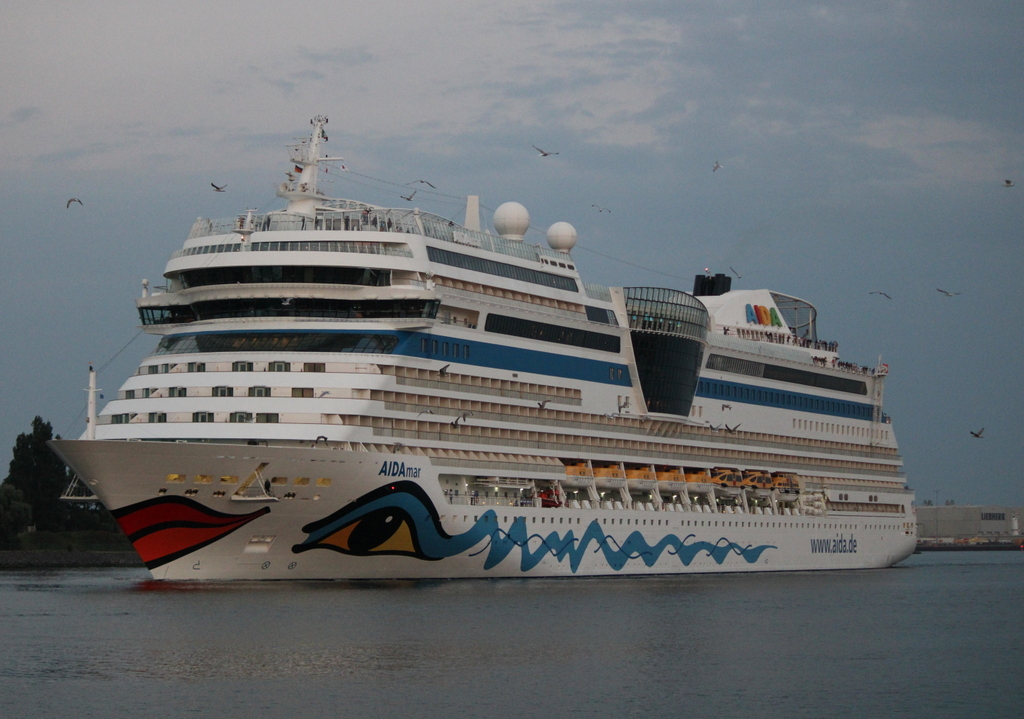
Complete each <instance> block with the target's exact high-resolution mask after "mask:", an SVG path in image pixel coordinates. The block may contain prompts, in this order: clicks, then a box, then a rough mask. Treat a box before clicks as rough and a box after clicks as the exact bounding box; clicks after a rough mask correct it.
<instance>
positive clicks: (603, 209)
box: [555, 153, 611, 212]
mask: <svg viewBox="0 0 1024 719" xmlns="http://www.w3.org/2000/svg"><path fill="white" fill-rule="evenodd" d="M555 154H558V153H555ZM591 207H596V208H597V211H598V212H611V210H609V209H608V208H607V207H601V206H600V205H591Z"/></svg>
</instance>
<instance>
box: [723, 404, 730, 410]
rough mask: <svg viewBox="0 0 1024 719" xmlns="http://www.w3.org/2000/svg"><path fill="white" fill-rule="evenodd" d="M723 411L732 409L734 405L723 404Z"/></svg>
mask: <svg viewBox="0 0 1024 719" xmlns="http://www.w3.org/2000/svg"><path fill="white" fill-rule="evenodd" d="M722 409H723V410H726V409H732V405H731V404H723V405H722Z"/></svg>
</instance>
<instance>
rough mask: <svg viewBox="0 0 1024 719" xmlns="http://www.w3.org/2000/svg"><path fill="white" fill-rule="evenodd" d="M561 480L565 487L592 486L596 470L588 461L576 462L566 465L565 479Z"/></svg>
mask: <svg viewBox="0 0 1024 719" xmlns="http://www.w3.org/2000/svg"><path fill="white" fill-rule="evenodd" d="M561 481H562V486H563V487H572V488H579V487H592V486H594V472H593V470H592V469H590V466H589V465H588V464H587V463H586V462H574V463H573V464H567V465H565V479H563V480H561Z"/></svg>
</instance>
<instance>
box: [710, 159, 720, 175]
mask: <svg viewBox="0 0 1024 719" xmlns="http://www.w3.org/2000/svg"><path fill="white" fill-rule="evenodd" d="M721 169H722V166H721V165H719V164H718V160H715V164H714V167H712V168H711V171H712V172H718V171H719V170H721Z"/></svg>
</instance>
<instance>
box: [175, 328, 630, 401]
mask: <svg viewBox="0 0 1024 719" xmlns="http://www.w3.org/2000/svg"><path fill="white" fill-rule="evenodd" d="M282 332H283V333H287V334H302V332H301V331H298V332H297V331H295V330H228V331H221V332H216V331H211V332H187V333H181V334H188V335H200V334H210V335H229V334H247V335H251V334H280V333H282ZM328 333H330V334H358V335H391V336H393V337H397V338H398V346H396V347H395V350H394V351H393V352H392V353H391V354H392V355H401V356H405V357H418V358H421V359H430V360H436V361H438V362H451V363H452V364H463V365H472V366H474V367H487V368H489V369H499V370H507V371H510V372H523V373H527V372H529V373H531V374H538V375H547V376H550V377H562V378H564V379H574V380H581V381H583V382H597V383H600V384H608V385H615V386H618V387H631V386H632V382H631V381H630V377H629V368H628V367H627V366H626V365H625V364H623V363H622V362H616V361H601V360H594V359H584V358H582V357H577V356H575V355H572V354H557V353H554V352H543V351H540V350H532V349H524V348H523V347H516V346H514V345H499V344H493V343H491V342H480V341H477V340H466V339H463V338H461V337H459V338H456V337H446V336H444V335H439V334H432V333H430V332H409V331H406V330H393V331H388V330H316V334H328ZM171 336H173V337H177V336H180V335H171ZM423 340H426V341H427V351H426V352H424V351H423V342H422V341H423ZM508 340H509V341H510V342H518V343H521V342H524V341H525V340H520V339H518V338H514V337H509V338H508ZM433 342H437V344H438V351H437V352H436V353H435V352H431V351H430V350H431V349H432V347H433ZM445 343H448V346H449V354H447V355H446V354H444V353H443V349H444V345H445ZM456 344H458V345H459V346H460V347H459V356H458V357H456V356H455V355H454V345H456ZM559 346H561V345H559ZM466 347H469V349H470V352H469V358H468V359H467V358H466V356H465V348H466ZM575 349H577V348H573V347H569V346H565V350H566V352H567V353H568V352H572V351H573V350H575ZM618 357H619V355H615V358H616V359H618ZM510 379H511V377H510Z"/></svg>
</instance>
